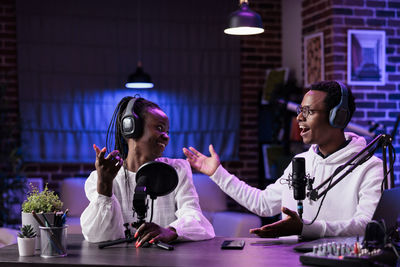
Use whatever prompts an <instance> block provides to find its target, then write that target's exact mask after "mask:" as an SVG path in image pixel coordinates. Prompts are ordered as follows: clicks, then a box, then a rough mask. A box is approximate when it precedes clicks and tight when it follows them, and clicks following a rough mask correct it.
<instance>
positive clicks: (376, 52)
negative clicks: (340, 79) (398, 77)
mask: <svg viewBox="0 0 400 267" xmlns="http://www.w3.org/2000/svg"><path fill="white" fill-rule="evenodd" d="M385 64H386V33H385V31H379V30H348V31H347V84H349V85H384V84H385V77H386V68H385Z"/></svg>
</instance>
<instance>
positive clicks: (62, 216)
mask: <svg viewBox="0 0 400 267" xmlns="http://www.w3.org/2000/svg"><path fill="white" fill-rule="evenodd" d="M67 213H68V209H66V210H65V212H62V211H59V212H54V220H53V222H54V223H53V225H52V226H53V227H62V226H64V224H65V220H66V218H67ZM49 226H50V225H49Z"/></svg>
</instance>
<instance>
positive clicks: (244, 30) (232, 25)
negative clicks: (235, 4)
mask: <svg viewBox="0 0 400 267" xmlns="http://www.w3.org/2000/svg"><path fill="white" fill-rule="evenodd" d="M263 32H264V29H263V26H262V20H261V16H260V15H258V14H257V13H256V12H254V11H253V10H251V9H250V8H249V4H248V2H247V0H240V9H239V10H237V11H235V12H233V13H232V14H231V15H230V16H229V27H228V28H226V29H225V30H224V33H226V34H231V35H253V34H259V33H263Z"/></svg>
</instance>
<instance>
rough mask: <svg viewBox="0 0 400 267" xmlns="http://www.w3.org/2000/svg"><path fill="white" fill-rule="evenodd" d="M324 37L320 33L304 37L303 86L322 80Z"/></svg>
mask: <svg viewBox="0 0 400 267" xmlns="http://www.w3.org/2000/svg"><path fill="white" fill-rule="evenodd" d="M324 76H325V74H324V35H323V33H322V32H319V33H315V34H311V35H307V36H305V37H304V86H305V87H309V86H310V85H311V84H313V83H316V82H320V81H323V80H324Z"/></svg>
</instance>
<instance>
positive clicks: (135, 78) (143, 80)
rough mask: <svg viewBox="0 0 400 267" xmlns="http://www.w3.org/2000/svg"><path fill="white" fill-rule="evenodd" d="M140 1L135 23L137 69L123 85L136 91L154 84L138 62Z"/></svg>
mask: <svg viewBox="0 0 400 267" xmlns="http://www.w3.org/2000/svg"><path fill="white" fill-rule="evenodd" d="M140 1H141V0H137V5H138V8H137V9H136V10H137V19H138V23H137V31H136V33H137V45H138V58H139V61H138V64H137V68H136V71H135V72H134V73H132V74H130V75H129V76H128V80H127V82H126V84H125V87H126V88H136V89H147V88H153V87H154V84H153V82H152V81H151V77H150V75H149V74H148V73H146V72H144V70H143V67H142V61H141V60H140V58H141V40H140V37H141V36H140V34H141V32H140V30H141V27H140Z"/></svg>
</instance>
